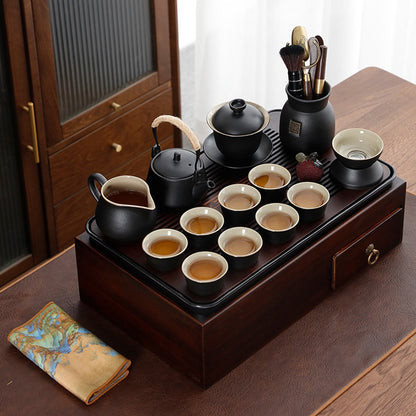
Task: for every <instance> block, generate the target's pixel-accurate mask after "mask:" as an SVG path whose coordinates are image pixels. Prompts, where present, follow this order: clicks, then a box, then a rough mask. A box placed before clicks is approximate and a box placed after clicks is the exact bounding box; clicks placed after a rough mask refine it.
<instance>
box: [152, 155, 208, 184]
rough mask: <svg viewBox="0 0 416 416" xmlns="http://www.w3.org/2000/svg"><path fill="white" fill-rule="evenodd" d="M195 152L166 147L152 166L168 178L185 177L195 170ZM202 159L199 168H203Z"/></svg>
mask: <svg viewBox="0 0 416 416" xmlns="http://www.w3.org/2000/svg"><path fill="white" fill-rule="evenodd" d="M195 159H196V154H195V152H193V151H191V150H188V149H180V148H175V149H166V150H163V151H161V152H160V153H158V154H157V155H156V156H155V157H154V158H153V160H152V164H151V165H152V168H153V170H154V171H155V173H157V174H158V175H159V176H162V177H164V178H167V179H184V178H188V177H190V176H192V175H193V174H194V172H195ZM202 168H203V165H202V161H201V160H200V159H199V160H198V166H197V169H202Z"/></svg>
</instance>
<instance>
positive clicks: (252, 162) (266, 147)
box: [204, 133, 273, 170]
mask: <svg viewBox="0 0 416 416" xmlns="http://www.w3.org/2000/svg"><path fill="white" fill-rule="evenodd" d="M272 150H273V143H272V141H271V140H270V138H269V137H268V136H267V135H266V134H264V133H262V135H261V140H260V145H259V147H258V148H257V150H256V151H255V153H253V154H252V155H250V156H249V157H247V158H246V159H242V160H233V159H230V158H227V157H226V156H225V155H224V154H223V153H221V151H220V150H219V149H218V147H217V144H216V142H215V137H214V133H211V134H210V135H209V136H208V137H207V138H206V139H205V141H204V153H205V155H206V156H207V158H208V159H210V160H211V161H212V162H214V163H216V164H217V165H220V166H222V167H225V168H227V169H236V170H238V169H250V168H252V167H253V166H257V165H259V164H260V163H263V162H264V161H265V160H266V159H267V158H268V157H269V156H270V154H271V153H272Z"/></svg>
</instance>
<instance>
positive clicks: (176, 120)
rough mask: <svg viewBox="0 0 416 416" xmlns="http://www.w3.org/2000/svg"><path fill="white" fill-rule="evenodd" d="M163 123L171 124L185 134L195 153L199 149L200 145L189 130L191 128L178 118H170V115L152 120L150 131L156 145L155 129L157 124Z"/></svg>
mask: <svg viewBox="0 0 416 416" xmlns="http://www.w3.org/2000/svg"><path fill="white" fill-rule="evenodd" d="M163 122H167V123H170V124H173V125H174V126H175V127H177V128H178V129H179V130H181V131H182V132H183V133H184V134H185V136H186V137H187V138H188V140H189V141H190V142H191V145H192V147H193V149H194V150H195V151H196V152H197V151H199V150H200V149H201V144H200V143H199V140H198V137H196V135H195V133H194V132H193V131H192V130H191V128H190V127H189V126H188V125H187V124H186V123H185V122H184V121H183V120H181V119H180V118H179V117H175V116H170V115H162V116H159V117H156V118H155V119H154V120H153V122H152V129H153V136H154V137H155V140H156V143H157V138H156V128H157V127H158V126H159V124H161V123H163Z"/></svg>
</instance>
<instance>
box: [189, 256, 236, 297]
mask: <svg viewBox="0 0 416 416" xmlns="http://www.w3.org/2000/svg"><path fill="white" fill-rule="evenodd" d="M227 271H228V263H227V261H226V260H225V258H224V257H223V256H221V255H220V254H218V253H214V252H211V251H198V252H196V253H193V254H191V255H190V256H188V257H187V258H186V259H185V260H184V261H183V263H182V273H183V274H184V275H185V278H186V284H187V286H188V289H189V290H190V291H191V292H193V293H195V294H197V295H199V296H208V295H212V294H213V293H215V292H217V291H218V290H220V289H221V288H222V286H223V284H224V280H223V278H224V276H225V274H226V273H227Z"/></svg>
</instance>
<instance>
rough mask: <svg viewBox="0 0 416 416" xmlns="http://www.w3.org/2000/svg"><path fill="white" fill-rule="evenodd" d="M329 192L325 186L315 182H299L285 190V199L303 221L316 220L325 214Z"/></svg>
mask: <svg viewBox="0 0 416 416" xmlns="http://www.w3.org/2000/svg"><path fill="white" fill-rule="evenodd" d="M329 198H330V194H329V191H328V189H326V188H325V186H323V185H321V184H319V183H315V182H299V183H296V184H295V185H293V186H291V187H290V188H289V189H288V191H287V199H288V200H289V202H290V203H291V204H292V205H293V206H294V207H295V208H296V210H297V211H298V212H299V215H300V217H301V219H302V220H303V221H306V222H310V221H316V220H318V219H320V218H322V217H323V216H324V215H325V209H326V206H327V204H328V201H329Z"/></svg>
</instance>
